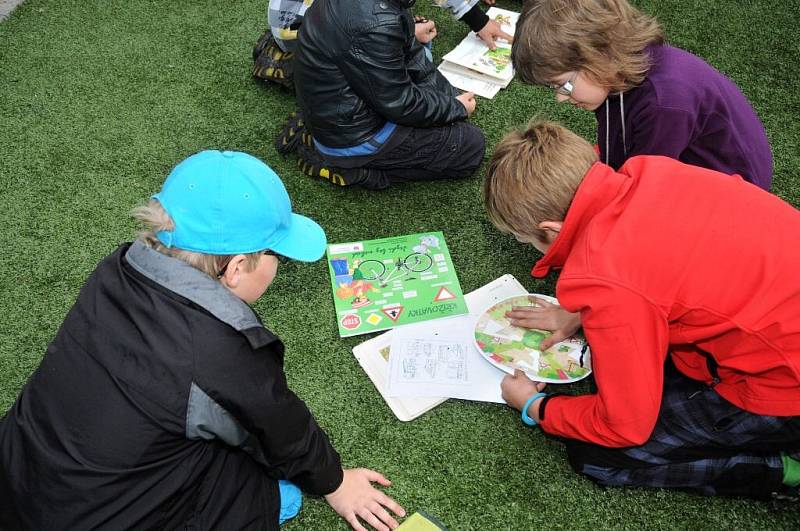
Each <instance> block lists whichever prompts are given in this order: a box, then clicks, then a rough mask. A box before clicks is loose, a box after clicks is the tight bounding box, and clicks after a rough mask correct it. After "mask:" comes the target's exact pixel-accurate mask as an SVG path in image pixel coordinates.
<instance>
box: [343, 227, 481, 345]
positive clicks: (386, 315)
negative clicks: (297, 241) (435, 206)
mask: <svg viewBox="0 0 800 531" xmlns="http://www.w3.org/2000/svg"><path fill="white" fill-rule="evenodd" d="M328 266H329V267H328V269H329V272H330V278H331V285H332V290H333V300H334V305H335V307H336V318H337V323H338V327H339V335H341V336H342V337H347V336H353V335H358V334H366V333H369V332H377V331H379V330H386V329H389V328H394V327H396V326H400V325H404V324H410V323H416V322H422V321H428V320H431V319H437V318H440V317H450V316H453V315H460V314H464V313H467V306H466V303H465V302H464V295H463V293H462V291H461V286H460V284H459V282H458V276H457V275H456V273H455V270H454V268H453V262H452V260H451V258H450V253H449V251H448V249H447V244H446V243H445V241H444V235H443V234H442V233H441V232H430V233H421V234H411V235H408V236H398V237H392V238H382V239H379V240H366V241H361V242H351V243H342V244H332V245H329V246H328Z"/></svg>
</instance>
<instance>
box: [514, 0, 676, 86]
mask: <svg viewBox="0 0 800 531" xmlns="http://www.w3.org/2000/svg"><path fill="white" fill-rule="evenodd" d="M664 39H665V37H664V32H663V30H662V29H661V26H660V25H659V24H658V21H657V20H656V19H655V18H653V17H650V16H648V15H645V14H644V13H642V12H641V11H639V10H638V9H636V8H635V7H633V6H632V5H630V3H628V1H627V0H527V1H526V2H525V5H524V8H523V12H522V14H521V15H520V18H519V22H518V23H517V31H516V34H515V37H514V44H513V45H512V48H511V61H512V62H513V64H514V69H515V70H516V72H517V75H518V76H519V78H520V79H521V80H522V81H523V82H524V83H529V84H534V85H548V84H550V83H551V82H552V80H553V79H554V78H556V77H557V76H559V75H562V74H565V73H567V72H573V71H582V72H584V74H585V75H586V76H588V77H589V78H590V79H591V80H592V81H594V82H596V83H597V84H598V85H600V86H602V87H605V88H607V89H609V91H611V92H624V91H626V90H629V89H631V88H633V87H635V86H637V85H639V84H641V83H642V81H644V79H645V77H647V71H648V70H649V68H650V58H649V57H648V54H647V53H645V48H646V47H647V46H648V45H650V44H663V43H664Z"/></svg>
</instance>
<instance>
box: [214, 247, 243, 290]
mask: <svg viewBox="0 0 800 531" xmlns="http://www.w3.org/2000/svg"><path fill="white" fill-rule="evenodd" d="M245 260H247V257H246V256H245V255H243V254H237V255H236V256H234V257H233V258H231V261H230V262H228V267H227V268H226V269H225V274H224V275H222V278H220V281H221V282H222V283H223V284H224V285H225V286H227V287H228V288H236V287H237V286H238V285H239V282H240V281H241V278H242V273H244V266H245Z"/></svg>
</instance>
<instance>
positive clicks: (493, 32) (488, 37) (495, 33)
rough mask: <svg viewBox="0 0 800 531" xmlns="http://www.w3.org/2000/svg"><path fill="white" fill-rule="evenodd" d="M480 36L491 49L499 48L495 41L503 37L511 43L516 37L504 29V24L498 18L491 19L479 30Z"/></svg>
mask: <svg viewBox="0 0 800 531" xmlns="http://www.w3.org/2000/svg"><path fill="white" fill-rule="evenodd" d="M478 37H480V38H481V40H482V41H483V42H484V43H485V44H486V46H488V47H489V49H490V50H494V49H495V48H497V44H495V42H494V41H496V40H497V39H503V40H504V41H508V42H509V43H511V42H514V37H513V36H511V35H509V34H508V33H506V32H505V31H503V28H502V26H500V23H499V22H497V21H496V20H490V21H489V22H487V23H486V25H485V26H484V27H483V29H482V30H480V31H479V32H478Z"/></svg>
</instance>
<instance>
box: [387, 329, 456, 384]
mask: <svg viewBox="0 0 800 531" xmlns="http://www.w3.org/2000/svg"><path fill="white" fill-rule="evenodd" d="M467 348H468V345H463V344H461V343H454V342H448V341H424V340H420V339H411V340H406V341H404V342H403V345H402V347H401V351H400V374H399V377H400V379H401V380H403V381H407V382H420V383H421V382H426V383H428V382H442V383H446V384H459V383H460V384H464V383H467Z"/></svg>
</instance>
